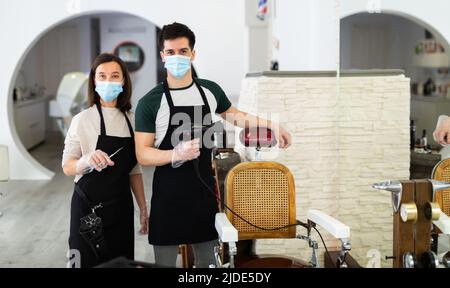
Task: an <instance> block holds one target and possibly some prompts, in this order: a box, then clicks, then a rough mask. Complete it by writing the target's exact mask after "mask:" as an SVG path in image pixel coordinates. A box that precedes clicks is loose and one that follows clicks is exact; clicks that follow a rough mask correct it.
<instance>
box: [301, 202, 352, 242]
mask: <svg viewBox="0 0 450 288" xmlns="http://www.w3.org/2000/svg"><path fill="white" fill-rule="evenodd" d="M307 218H308V220H309V221H311V222H314V223H316V224H317V225H319V226H321V227H322V228H324V229H325V230H326V231H328V232H329V233H330V234H331V235H333V237H335V238H337V239H349V238H350V227H348V226H347V225H345V224H343V223H342V222H339V221H338V220H337V219H335V218H333V217H331V216H329V215H328V214H325V213H323V212H322V211H319V210H314V209H311V210H308V214H307Z"/></svg>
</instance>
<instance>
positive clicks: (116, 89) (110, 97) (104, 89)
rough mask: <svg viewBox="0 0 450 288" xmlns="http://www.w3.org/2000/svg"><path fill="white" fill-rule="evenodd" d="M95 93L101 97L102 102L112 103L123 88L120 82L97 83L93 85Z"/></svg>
mask: <svg viewBox="0 0 450 288" xmlns="http://www.w3.org/2000/svg"><path fill="white" fill-rule="evenodd" d="M95 91H96V92H97V93H98V95H100V97H102V99H103V101H105V102H112V101H114V100H115V99H116V98H117V97H119V94H120V93H122V91H123V88H122V83H120V82H108V81H97V82H96V83H95Z"/></svg>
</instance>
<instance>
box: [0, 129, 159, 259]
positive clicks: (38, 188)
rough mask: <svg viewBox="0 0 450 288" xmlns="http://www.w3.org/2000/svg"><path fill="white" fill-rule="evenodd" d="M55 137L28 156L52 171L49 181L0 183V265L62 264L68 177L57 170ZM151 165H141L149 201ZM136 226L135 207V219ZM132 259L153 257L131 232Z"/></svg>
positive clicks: (143, 239) (59, 150)
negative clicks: (1, 195) (144, 166)
mask: <svg viewBox="0 0 450 288" xmlns="http://www.w3.org/2000/svg"><path fill="white" fill-rule="evenodd" d="M62 149H63V144H62V139H61V137H58V136H52V137H50V138H49V139H48V140H47V141H46V143H44V144H43V145H40V146H39V147H36V148H35V149H33V150H32V151H31V154H32V156H33V157H35V159H36V160H38V161H39V162H40V163H42V164H43V165H44V166H46V167H47V168H49V169H50V170H52V171H55V173H56V175H55V177H54V178H53V179H52V180H50V181H10V182H6V183H0V191H1V192H3V193H4V194H5V196H4V197H2V198H1V199H0V211H3V213H4V215H3V217H1V218H0V267H65V266H66V253H67V250H68V236H69V232H68V230H69V215H70V210H69V209H70V199H71V196H72V191H73V178H72V177H67V176H65V175H64V174H63V173H62V170H61V168H60V166H61V164H60V163H61V154H62ZM152 174H153V169H151V168H145V169H144V179H146V180H144V181H145V191H146V194H147V199H148V200H149V199H150V198H149V197H150V195H149V193H150V192H151V178H152ZM135 226H136V229H135V230H136V231H138V212H137V213H136V220H135ZM135 251H136V252H135V258H136V260H139V261H145V262H154V257H153V248H152V247H151V246H150V245H149V244H148V243H147V237H146V236H142V235H139V234H138V232H136V243H135Z"/></svg>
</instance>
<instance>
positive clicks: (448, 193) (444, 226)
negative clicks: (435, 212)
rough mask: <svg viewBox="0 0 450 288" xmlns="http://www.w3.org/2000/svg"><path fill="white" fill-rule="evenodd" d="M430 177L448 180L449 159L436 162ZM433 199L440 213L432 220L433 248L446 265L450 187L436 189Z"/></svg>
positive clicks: (448, 261)
mask: <svg viewBox="0 0 450 288" xmlns="http://www.w3.org/2000/svg"><path fill="white" fill-rule="evenodd" d="M431 178H432V179H434V180H437V181H443V182H450V159H444V160H441V161H440V162H439V163H438V164H436V166H435V167H434V169H433V172H432V173H431ZM435 201H436V202H437V203H438V205H439V208H440V209H441V211H442V214H441V217H440V218H439V219H438V220H437V221H435V222H433V223H434V225H435V229H434V232H435V234H434V235H435V237H434V240H435V242H434V244H435V249H434V250H435V252H436V253H437V254H438V258H439V259H440V261H441V262H442V263H444V265H445V264H446V265H447V267H448V266H450V252H449V251H450V217H449V216H450V189H442V190H439V191H436V194H435ZM440 236H441V237H440ZM438 240H439V241H438ZM439 250H441V251H439ZM438 252H439V253H438Z"/></svg>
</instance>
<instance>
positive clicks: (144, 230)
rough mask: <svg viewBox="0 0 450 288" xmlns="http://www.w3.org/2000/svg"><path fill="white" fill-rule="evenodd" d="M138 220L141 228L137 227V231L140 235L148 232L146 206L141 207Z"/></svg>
mask: <svg viewBox="0 0 450 288" xmlns="http://www.w3.org/2000/svg"><path fill="white" fill-rule="evenodd" d="M139 221H140V223H141V229H139V233H141V235H145V234H148V213H147V208H144V209H141V212H140V216H139Z"/></svg>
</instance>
